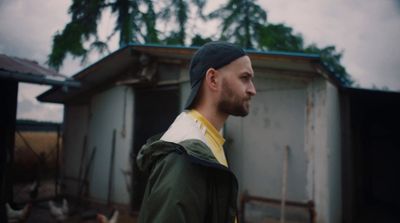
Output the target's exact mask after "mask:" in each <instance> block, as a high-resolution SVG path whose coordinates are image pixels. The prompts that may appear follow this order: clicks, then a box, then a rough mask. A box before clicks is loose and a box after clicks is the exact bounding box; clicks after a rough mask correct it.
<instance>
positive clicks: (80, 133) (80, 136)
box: [64, 86, 134, 204]
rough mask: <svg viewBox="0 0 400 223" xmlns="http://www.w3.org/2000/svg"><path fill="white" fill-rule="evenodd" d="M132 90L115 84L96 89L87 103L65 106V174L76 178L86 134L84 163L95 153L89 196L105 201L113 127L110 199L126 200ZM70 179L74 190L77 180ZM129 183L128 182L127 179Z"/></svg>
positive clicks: (74, 190)
mask: <svg viewBox="0 0 400 223" xmlns="http://www.w3.org/2000/svg"><path fill="white" fill-rule="evenodd" d="M133 102H134V97H133V90H132V88H131V87H125V86H118V87H113V88H111V89H108V90H106V91H103V92H99V93H98V94H96V95H95V96H93V97H92V99H91V102H90V104H85V105H67V106H65V107H66V109H65V120H64V123H65V136H64V139H65V141H64V148H65V149H64V174H65V176H69V177H74V178H78V176H79V167H80V159H81V156H82V151H83V141H84V137H85V135H87V147H88V150H87V152H86V155H85V157H86V160H85V163H87V162H88V161H89V157H90V154H91V153H92V150H93V149H94V148H96V153H95V157H94V160H93V163H92V166H91V167H90V172H89V178H88V180H89V185H90V187H89V197H90V198H92V199H95V200H98V201H102V202H106V201H107V197H108V179H109V172H110V163H111V162H110V160H111V151H112V149H111V148H112V137H113V131H114V129H115V130H116V138H115V153H114V154H115V155H114V167H113V169H114V172H113V179H112V192H111V201H112V202H114V203H121V204H129V193H128V190H127V184H126V183H127V181H126V179H124V175H123V173H122V170H126V171H130V170H131V166H130V160H129V158H130V152H131V148H132V145H133V141H132V140H133V139H132V135H133V133H132V126H133V104H134V103H133ZM66 182H69V183H68V184H67V191H68V192H70V193H72V194H76V193H77V187H76V183H73V182H70V181H68V180H66ZM129 183H130V182H129Z"/></svg>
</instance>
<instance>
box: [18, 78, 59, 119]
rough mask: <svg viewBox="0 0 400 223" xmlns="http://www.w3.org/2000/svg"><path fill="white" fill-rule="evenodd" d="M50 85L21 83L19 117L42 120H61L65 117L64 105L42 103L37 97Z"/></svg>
mask: <svg viewBox="0 0 400 223" xmlns="http://www.w3.org/2000/svg"><path fill="white" fill-rule="evenodd" d="M47 89H49V87H48V86H41V85H33V84H23V83H20V84H19V91H18V106H17V119H35V120H42V121H55V122H61V121H62V118H63V105H58V104H50V103H40V102H38V101H37V100H35V97H36V96H37V95H39V94H41V93H42V92H44V91H45V90H47Z"/></svg>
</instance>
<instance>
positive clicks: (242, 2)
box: [209, 0, 267, 49]
mask: <svg viewBox="0 0 400 223" xmlns="http://www.w3.org/2000/svg"><path fill="white" fill-rule="evenodd" d="M209 18H210V19H220V20H221V21H222V22H221V40H227V41H231V42H235V43H237V44H240V45H242V46H244V47H246V48H249V49H251V48H255V47H257V42H258V40H259V39H260V32H259V31H260V27H262V26H264V24H265V23H266V22H267V13H266V12H265V10H263V9H262V8H261V7H260V6H259V5H257V4H256V1H253V0H229V1H228V2H227V3H226V4H225V5H224V6H222V7H221V8H219V9H217V10H215V11H213V12H212V13H210V14H209Z"/></svg>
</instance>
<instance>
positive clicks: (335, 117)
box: [306, 78, 341, 223]
mask: <svg viewBox="0 0 400 223" xmlns="http://www.w3.org/2000/svg"><path fill="white" fill-rule="evenodd" d="M307 110H308V112H307V126H306V149H307V150H308V153H309V154H310V157H311V159H310V162H309V166H310V168H309V170H310V171H309V172H308V174H307V178H308V193H309V195H310V197H311V198H312V199H313V200H314V201H315V204H316V211H317V222H321V223H325V222H330V223H336V222H341V174H340V171H341V160H340V150H341V147H340V140H341V139H340V110H339V97H338V90H337V88H336V87H334V86H333V85H331V84H330V83H328V82H327V81H325V80H323V79H322V78H318V79H315V80H314V81H313V82H312V83H311V84H310V85H309V86H308V99H307Z"/></svg>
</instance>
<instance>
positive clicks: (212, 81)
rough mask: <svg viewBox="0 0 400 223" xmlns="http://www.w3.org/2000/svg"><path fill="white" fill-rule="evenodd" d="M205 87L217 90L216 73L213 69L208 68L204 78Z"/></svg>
mask: <svg viewBox="0 0 400 223" xmlns="http://www.w3.org/2000/svg"><path fill="white" fill-rule="evenodd" d="M204 80H205V83H206V84H207V87H208V88H209V89H211V90H213V91H215V90H218V71H217V70H215V69H214V68H209V69H208V70H207V72H206V76H205V77H204Z"/></svg>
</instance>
